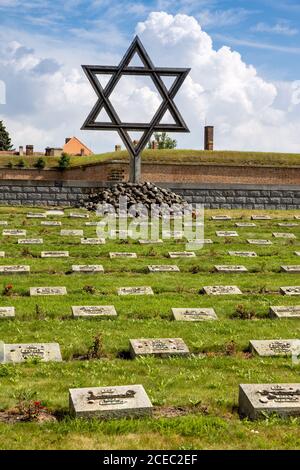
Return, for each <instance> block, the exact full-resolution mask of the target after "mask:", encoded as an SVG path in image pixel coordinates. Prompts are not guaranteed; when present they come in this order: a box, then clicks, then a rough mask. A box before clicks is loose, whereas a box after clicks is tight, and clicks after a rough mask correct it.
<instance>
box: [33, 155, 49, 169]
mask: <svg viewBox="0 0 300 470" xmlns="http://www.w3.org/2000/svg"><path fill="white" fill-rule="evenodd" d="M33 166H34V167H35V168H38V169H39V170H42V169H43V168H45V166H46V162H45V160H44V158H42V157H40V158H38V159H37V161H36V162H35V164H34V165H33Z"/></svg>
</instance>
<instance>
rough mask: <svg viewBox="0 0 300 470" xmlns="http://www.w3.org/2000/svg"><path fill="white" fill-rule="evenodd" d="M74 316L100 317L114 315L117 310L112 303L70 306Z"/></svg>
mask: <svg viewBox="0 0 300 470" xmlns="http://www.w3.org/2000/svg"><path fill="white" fill-rule="evenodd" d="M72 313H73V317H74V318H98V317H99V318H102V317H116V316H117V312H116V309H115V307H114V306H113V305H81V306H74V307H72Z"/></svg>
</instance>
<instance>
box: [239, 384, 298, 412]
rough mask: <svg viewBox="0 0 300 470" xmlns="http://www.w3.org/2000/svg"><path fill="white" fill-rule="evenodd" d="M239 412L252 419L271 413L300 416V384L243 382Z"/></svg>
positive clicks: (240, 390)
mask: <svg viewBox="0 0 300 470" xmlns="http://www.w3.org/2000/svg"><path fill="white" fill-rule="evenodd" d="M239 413H240V416H241V417H248V418H249V419H251V420H254V419H259V418H263V417H265V416H266V414H271V413H276V414H277V415H279V416H281V417H287V416H299V415H300V384H241V385H240V389H239Z"/></svg>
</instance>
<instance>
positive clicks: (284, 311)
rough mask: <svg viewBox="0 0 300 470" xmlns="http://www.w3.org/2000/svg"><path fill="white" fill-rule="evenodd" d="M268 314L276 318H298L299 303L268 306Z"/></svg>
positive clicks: (299, 311) (299, 313)
mask: <svg viewBox="0 0 300 470" xmlns="http://www.w3.org/2000/svg"><path fill="white" fill-rule="evenodd" d="M270 315H271V316H272V317H276V318H300V305H296V306H286V307H285V306H280V307H270Z"/></svg>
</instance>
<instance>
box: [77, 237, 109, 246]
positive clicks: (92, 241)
mask: <svg viewBox="0 0 300 470" xmlns="http://www.w3.org/2000/svg"><path fill="white" fill-rule="evenodd" d="M80 243H81V244H82V245H104V244H105V238H81V239H80Z"/></svg>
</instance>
